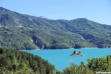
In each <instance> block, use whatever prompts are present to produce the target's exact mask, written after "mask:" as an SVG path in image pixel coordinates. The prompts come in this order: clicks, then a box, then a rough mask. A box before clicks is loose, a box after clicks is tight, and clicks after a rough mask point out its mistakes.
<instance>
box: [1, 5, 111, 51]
mask: <svg viewBox="0 0 111 74" xmlns="http://www.w3.org/2000/svg"><path fill="white" fill-rule="evenodd" d="M110 44H111V26H109V25H105V24H100V23H97V22H93V21H90V20H88V19H86V18H78V19H74V20H51V19H47V18H42V17H35V16H30V15H25V14H20V13H17V12H14V11H10V10H8V9H5V8H3V7H0V47H1V48H11V49H18V50H19V49H21V50H23V49H64V48H85V47H87V48H90V47H99V48H105V47H111V45H110Z"/></svg>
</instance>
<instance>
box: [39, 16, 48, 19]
mask: <svg viewBox="0 0 111 74" xmlns="http://www.w3.org/2000/svg"><path fill="white" fill-rule="evenodd" d="M39 18H43V19H47V17H45V16H40V17H39Z"/></svg>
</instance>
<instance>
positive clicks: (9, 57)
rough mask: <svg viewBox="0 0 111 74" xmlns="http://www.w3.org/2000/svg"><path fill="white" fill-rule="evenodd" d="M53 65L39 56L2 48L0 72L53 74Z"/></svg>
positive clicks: (4, 73)
mask: <svg viewBox="0 0 111 74" xmlns="http://www.w3.org/2000/svg"><path fill="white" fill-rule="evenodd" d="M54 71H55V68H54V66H53V65H51V64H49V63H48V62H47V61H44V60H43V59H41V58H40V57H39V56H34V55H32V54H29V53H26V52H23V51H17V50H7V49H1V48H0V74H53V73H54Z"/></svg>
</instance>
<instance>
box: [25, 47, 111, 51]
mask: <svg viewBox="0 0 111 74" xmlns="http://www.w3.org/2000/svg"><path fill="white" fill-rule="evenodd" d="M74 49H75V50H83V49H84V50H85V49H111V48H93V47H92V48H67V49H65V48H64V49H27V50H37V51H38V50H74Z"/></svg>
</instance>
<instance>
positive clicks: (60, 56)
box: [27, 48, 111, 71]
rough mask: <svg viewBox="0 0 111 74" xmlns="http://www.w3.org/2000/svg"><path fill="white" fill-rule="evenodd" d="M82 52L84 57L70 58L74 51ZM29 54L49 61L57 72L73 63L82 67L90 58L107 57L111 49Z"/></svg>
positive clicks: (39, 51) (41, 51) (43, 51)
mask: <svg viewBox="0 0 111 74" xmlns="http://www.w3.org/2000/svg"><path fill="white" fill-rule="evenodd" d="M74 50H75V51H81V53H82V54H83V56H70V55H71V54H72V53H73V51H74ZM27 52H28V53H32V54H34V55H38V56H40V57H42V58H43V59H45V60H48V62H50V63H51V64H53V65H54V66H55V68H56V69H57V70H60V71H62V69H64V68H66V67H68V66H70V64H71V63H74V64H76V65H80V63H81V62H84V63H85V64H87V61H86V60H87V59H88V58H96V57H106V55H110V54H111V48H88V49H85V48H84V49H57V50H27Z"/></svg>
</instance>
